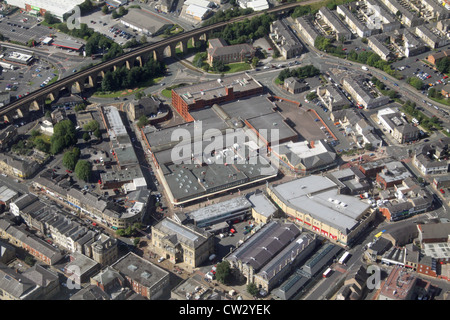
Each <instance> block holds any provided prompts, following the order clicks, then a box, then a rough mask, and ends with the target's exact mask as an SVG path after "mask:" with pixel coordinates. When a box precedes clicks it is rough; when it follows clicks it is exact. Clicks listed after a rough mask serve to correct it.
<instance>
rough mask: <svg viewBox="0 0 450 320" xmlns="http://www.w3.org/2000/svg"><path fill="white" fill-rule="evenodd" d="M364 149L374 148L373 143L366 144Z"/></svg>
mask: <svg viewBox="0 0 450 320" xmlns="http://www.w3.org/2000/svg"><path fill="white" fill-rule="evenodd" d="M364 149H366V150H367V151H370V150H372V144H371V143H366V144H364Z"/></svg>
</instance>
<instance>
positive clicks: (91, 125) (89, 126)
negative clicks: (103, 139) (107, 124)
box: [83, 120, 100, 132]
mask: <svg viewBox="0 0 450 320" xmlns="http://www.w3.org/2000/svg"><path fill="white" fill-rule="evenodd" d="M99 128H100V124H99V123H98V121H97V120H91V121H89V122H88V123H86V124H85V125H84V127H83V130H84V131H89V132H94V131H95V130H97V129H99Z"/></svg>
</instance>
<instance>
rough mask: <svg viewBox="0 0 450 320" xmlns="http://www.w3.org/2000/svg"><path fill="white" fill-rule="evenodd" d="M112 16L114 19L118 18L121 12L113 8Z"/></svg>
mask: <svg viewBox="0 0 450 320" xmlns="http://www.w3.org/2000/svg"><path fill="white" fill-rule="evenodd" d="M111 17H112V18H113V19H117V18H118V17H119V14H118V13H117V11H116V10H113V11H112V12H111Z"/></svg>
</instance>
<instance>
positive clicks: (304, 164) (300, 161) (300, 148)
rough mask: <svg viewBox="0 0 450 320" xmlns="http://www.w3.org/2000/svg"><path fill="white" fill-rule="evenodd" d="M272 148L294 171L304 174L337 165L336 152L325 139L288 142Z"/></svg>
mask: <svg viewBox="0 0 450 320" xmlns="http://www.w3.org/2000/svg"><path fill="white" fill-rule="evenodd" d="M272 150H273V152H274V154H275V155H276V156H277V157H278V158H279V159H280V160H281V161H283V162H284V163H286V165H288V166H289V168H290V169H291V170H292V171H295V172H298V173H302V174H306V173H313V172H316V171H319V170H326V169H329V168H330V167H333V166H335V165H336V163H335V161H336V153H335V152H334V150H333V149H331V147H330V146H329V145H328V144H327V143H325V142H324V141H323V140H317V141H300V142H295V143H294V142H288V143H285V144H282V145H278V146H276V147H274V148H273V149H272Z"/></svg>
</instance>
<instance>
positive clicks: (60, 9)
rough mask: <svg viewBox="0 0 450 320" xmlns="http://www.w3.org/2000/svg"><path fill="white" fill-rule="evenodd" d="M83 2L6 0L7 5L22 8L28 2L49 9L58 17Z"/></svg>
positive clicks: (79, 0)
mask: <svg viewBox="0 0 450 320" xmlns="http://www.w3.org/2000/svg"><path fill="white" fill-rule="evenodd" d="M83 2H84V0H57V1H55V0H26V1H25V0H8V4H9V5H12V6H16V7H19V8H22V9H24V8H25V4H28V5H30V6H32V7H37V8H40V9H45V10H46V11H50V13H52V14H53V15H54V16H56V17H58V18H62V16H63V15H64V14H65V13H66V12H69V11H70V10H72V9H73V8H75V6H77V5H80V4H82V3H83Z"/></svg>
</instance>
